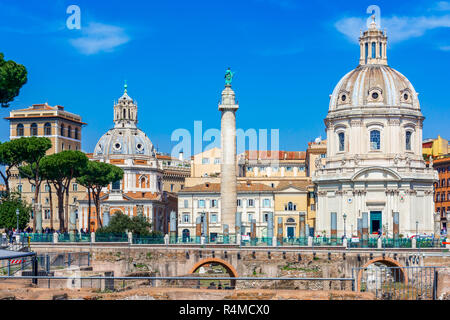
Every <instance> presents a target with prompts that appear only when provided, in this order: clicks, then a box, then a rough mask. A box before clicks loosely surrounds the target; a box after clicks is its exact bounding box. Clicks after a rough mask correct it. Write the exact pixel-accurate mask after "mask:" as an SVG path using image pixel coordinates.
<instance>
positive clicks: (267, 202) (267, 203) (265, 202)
mask: <svg viewBox="0 0 450 320" xmlns="http://www.w3.org/2000/svg"><path fill="white" fill-rule="evenodd" d="M263 207H264V208H270V199H264V202H263Z"/></svg>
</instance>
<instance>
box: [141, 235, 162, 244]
mask: <svg viewBox="0 0 450 320" xmlns="http://www.w3.org/2000/svg"><path fill="white" fill-rule="evenodd" d="M133 244H164V236H162V235H161V236H140V235H133Z"/></svg>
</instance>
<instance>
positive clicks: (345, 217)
mask: <svg viewBox="0 0 450 320" xmlns="http://www.w3.org/2000/svg"><path fill="white" fill-rule="evenodd" d="M342 217H343V218H344V238H347V235H346V234H345V219H347V215H346V214H345V213H344V215H343V216H342Z"/></svg>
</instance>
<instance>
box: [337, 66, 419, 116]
mask: <svg viewBox="0 0 450 320" xmlns="http://www.w3.org/2000/svg"><path fill="white" fill-rule="evenodd" d="M377 105H380V106H388V107H405V108H410V109H415V110H418V111H420V104H419V99H418V94H417V93H416V91H415V90H414V87H413V86H412V84H411V83H410V82H409V80H408V79H407V78H406V77H405V76H404V75H402V74H401V73H400V72H398V71H397V70H395V69H392V68H391V67H389V66H388V65H382V64H379V65H377V64H367V65H360V66H358V67H357V68H356V69H354V70H353V71H351V72H349V73H347V74H346V75H345V76H344V77H343V78H342V79H341V80H340V81H339V83H338V84H337V86H336V87H335V89H334V91H333V94H332V95H331V96H330V107H329V111H336V110H340V109H346V108H349V107H373V106H377Z"/></svg>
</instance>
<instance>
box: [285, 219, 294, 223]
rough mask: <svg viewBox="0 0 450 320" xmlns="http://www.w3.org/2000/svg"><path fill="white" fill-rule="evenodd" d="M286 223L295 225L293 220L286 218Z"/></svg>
mask: <svg viewBox="0 0 450 320" xmlns="http://www.w3.org/2000/svg"><path fill="white" fill-rule="evenodd" d="M286 223H295V220H294V218H288V219H287V220H286Z"/></svg>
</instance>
